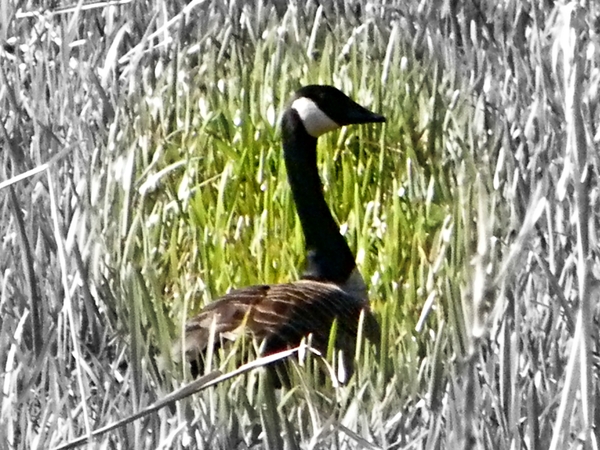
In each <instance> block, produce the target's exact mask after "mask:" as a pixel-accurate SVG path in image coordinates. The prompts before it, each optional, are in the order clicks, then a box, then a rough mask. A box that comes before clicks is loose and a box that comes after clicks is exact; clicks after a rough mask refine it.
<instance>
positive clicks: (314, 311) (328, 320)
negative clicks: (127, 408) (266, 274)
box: [185, 85, 385, 375]
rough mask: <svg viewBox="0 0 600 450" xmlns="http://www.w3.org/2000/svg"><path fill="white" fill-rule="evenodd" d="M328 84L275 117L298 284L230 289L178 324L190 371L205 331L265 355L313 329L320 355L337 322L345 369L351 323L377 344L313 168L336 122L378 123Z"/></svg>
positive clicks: (310, 89) (302, 93) (195, 368)
mask: <svg viewBox="0 0 600 450" xmlns="http://www.w3.org/2000/svg"><path fill="white" fill-rule="evenodd" d="M384 121H385V118H384V117H383V116H381V115H378V114H375V113H373V112H371V111H369V110H367V109H365V108H364V107H362V106H360V105H359V104H357V103H355V102H354V101H353V100H351V99H350V98H349V97H347V96H346V95H345V94H343V93H342V92H341V91H339V90H338V89H336V88H334V87H332V86H320V85H310V86H305V87H303V88H301V89H300V90H298V91H297V92H296V93H295V94H294V96H293V97H292V100H291V102H290V104H289V107H288V108H287V109H286V111H285V112H284V114H283V117H282V121H281V129H282V141H283V149H284V158H285V164H286V169H287V174H288V180H289V184H290V187H291V190H292V194H293V198H294V203H295V205H296V209H297V212H298V216H299V218H300V222H301V224H302V230H303V232H304V237H305V241H306V250H307V269H306V271H305V273H304V274H303V277H302V279H301V280H299V281H295V282H290V283H283V284H275V285H256V286H250V287H245V288H242V289H236V290H233V291H231V292H229V293H228V294H226V295H224V296H223V297H221V298H220V299H218V300H216V301H214V302H212V303H210V304H209V305H207V306H206V307H205V308H204V309H203V310H202V311H201V312H200V313H199V314H198V315H197V316H195V317H194V318H192V319H191V320H190V321H189V322H188V323H187V324H186V329H185V353H186V356H187V359H188V360H189V361H190V364H191V368H192V374H193V375H197V374H198V372H199V370H200V367H201V360H202V355H203V354H204V353H205V352H206V350H207V345H208V342H209V341H210V339H209V337H210V333H211V332H212V330H213V329H214V330H215V333H216V335H217V338H216V339H215V340H214V342H215V343H216V345H222V344H223V343H224V342H227V341H229V340H234V339H237V338H238V337H239V336H240V335H242V334H243V335H247V334H250V335H252V336H253V337H254V338H256V339H258V340H260V341H261V342H262V347H261V349H262V352H263V353H264V354H269V353H274V352H277V351H280V350H284V349H286V348H291V347H294V346H297V345H298V344H299V343H300V341H301V340H302V338H304V337H305V336H308V335H309V334H312V345H313V346H314V347H315V348H317V349H318V350H320V351H321V352H322V353H325V352H326V350H327V345H328V342H329V336H330V331H331V326H332V324H333V322H334V321H335V320H337V335H336V339H335V346H336V348H338V350H341V351H342V352H343V354H344V355H347V356H346V358H344V360H345V361H347V363H346V364H347V367H346V368H345V370H346V372H350V373H351V371H352V367H351V360H352V358H353V355H354V349H355V345H356V337H357V333H358V324H359V320H360V315H361V313H364V328H363V331H364V334H365V336H366V337H367V338H368V339H369V340H371V341H372V342H374V343H376V344H378V343H379V339H380V330H379V325H378V323H377V320H376V319H375V317H374V316H373V314H372V312H371V310H370V308H369V302H368V297H367V289H366V286H365V283H364V281H363V278H362V276H361V275H360V273H359V272H358V270H357V268H356V262H355V260H354V256H353V254H352V252H351V250H350V248H349V247H348V244H347V243H346V241H345V240H344V238H343V236H342V235H341V234H340V231H339V227H338V225H337V223H336V222H335V220H334V218H333V216H332V214H331V211H330V210H329V207H328V206H327V203H326V202H325V198H324V197H323V192H322V185H321V180H320V177H319V174H318V169H317V138H318V137H319V136H321V135H322V134H324V133H326V132H328V131H332V130H335V129H337V128H339V127H341V126H343V125H349V124H362V123H373V122H384Z"/></svg>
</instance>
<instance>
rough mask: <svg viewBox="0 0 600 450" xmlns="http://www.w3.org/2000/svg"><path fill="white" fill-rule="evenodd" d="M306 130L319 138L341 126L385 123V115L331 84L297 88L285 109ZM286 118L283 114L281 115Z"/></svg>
mask: <svg viewBox="0 0 600 450" xmlns="http://www.w3.org/2000/svg"><path fill="white" fill-rule="evenodd" d="M288 111H290V112H291V113H292V114H294V115H297V119H299V121H300V122H301V123H302V125H303V126H304V129H305V130H306V132H307V133H308V134H309V135H310V136H312V137H314V138H318V137H319V136H321V135H322V134H324V133H327V132H329V131H333V130H336V129H338V128H340V127H342V126H344V125H351V124H362V123H375V122H385V117H383V116H382V115H380V114H376V113H374V112H372V111H369V110H368V109H367V108H365V107H363V106H361V105H359V104H358V103H356V102H355V101H354V100H352V99H351V98H350V97H348V96H347V95H346V94H344V93H343V92H342V91H340V90H339V89H337V88H334V87H333V86H325V85H316V84H312V85H309V86H304V87H303V88H300V89H299V90H298V91H296V93H295V94H294V96H293V97H292V100H291V103H290V107H289V109H288ZM284 121H285V117H284Z"/></svg>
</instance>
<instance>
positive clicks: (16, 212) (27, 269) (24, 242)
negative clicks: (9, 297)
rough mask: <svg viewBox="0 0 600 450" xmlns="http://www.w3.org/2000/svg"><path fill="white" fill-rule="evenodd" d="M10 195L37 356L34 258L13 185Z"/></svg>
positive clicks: (39, 326)
mask: <svg viewBox="0 0 600 450" xmlns="http://www.w3.org/2000/svg"><path fill="white" fill-rule="evenodd" d="M8 192H9V196H10V206H11V208H12V210H13V216H14V218H15V223H16V227H17V234H18V236H19V242H20V244H21V256H22V264H23V274H24V276H25V285H26V289H27V297H28V298H29V310H30V317H31V332H32V335H33V354H34V355H35V357H36V358H38V357H39V356H40V354H41V351H42V345H43V344H42V330H43V328H42V322H41V319H40V294H39V292H38V289H37V279H36V276H35V270H34V259H33V255H32V252H31V246H30V244H29V238H28V237H27V231H26V229H25V222H24V220H23V214H22V212H21V208H20V207H19V200H18V199H17V195H16V194H15V189H14V187H13V186H9V188H8Z"/></svg>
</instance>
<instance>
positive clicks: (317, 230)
mask: <svg viewBox="0 0 600 450" xmlns="http://www.w3.org/2000/svg"><path fill="white" fill-rule="evenodd" d="M282 138H283V150H284V157H285V165H286V169H287V174H288V180H289V183H290V187H291V189H292V194H293V197H294V202H295V204H296V209H297V211H298V217H299V218H300V222H301V224H302V230H303V231H304V238H305V241H306V249H307V254H308V267H307V270H306V272H305V274H304V277H305V278H311V279H317V280H323V281H331V282H334V283H337V284H342V283H344V282H346V281H347V280H348V277H349V276H350V274H351V273H352V271H353V270H354V268H355V266H356V263H355V261H354V256H353V255H352V252H351V251H350V248H349V247H348V244H347V243H346V241H345V240H344V238H343V237H342V235H341V234H340V230H339V227H338V225H337V223H336V222H335V220H334V218H333V216H332V215H331V211H330V210H329V207H328V206H327V203H326V202H325V198H324V197H323V187H322V184H321V179H320V178H319V172H318V168H317V138H315V137H313V136H311V135H309V134H308V133H307V132H306V129H305V128H304V125H303V124H302V121H301V120H300V117H299V116H298V114H297V112H296V111H294V110H293V109H290V110H288V111H286V113H285V114H284V117H283V120H282Z"/></svg>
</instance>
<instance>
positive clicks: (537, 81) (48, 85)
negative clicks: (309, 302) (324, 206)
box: [0, 0, 600, 449]
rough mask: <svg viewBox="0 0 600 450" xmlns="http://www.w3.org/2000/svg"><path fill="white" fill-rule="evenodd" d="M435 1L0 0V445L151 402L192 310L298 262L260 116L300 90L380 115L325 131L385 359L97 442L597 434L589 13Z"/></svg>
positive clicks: (165, 411) (583, 438)
mask: <svg viewBox="0 0 600 450" xmlns="http://www.w3.org/2000/svg"><path fill="white" fill-rule="evenodd" d="M438 3H439V2H430V1H423V2H403V1H389V2H374V3H367V2H363V1H358V2H352V3H350V2H347V3H343V2H331V4H330V6H327V5H325V3H324V7H323V8H321V7H318V4H316V3H311V2H309V3H308V4H307V5H304V6H301V5H293V6H292V7H290V8H289V9H287V8H286V7H283V6H282V5H281V4H280V3H279V2H268V1H266V2H255V3H247V2H236V1H234V0H232V1H230V2H216V1H210V0H206V1H198V2H196V3H193V4H190V5H188V6H187V7H186V6H185V4H183V3H180V2H159V3H157V4H145V3H142V2H131V3H125V2H124V3H122V4H120V5H117V6H115V5H112V6H110V5H108V4H95V5H93V7H92V8H91V9H87V8H79V7H74V8H71V9H62V7H63V6H67V5H62V4H61V5H60V7H61V9H54V10H50V9H47V8H50V5H49V4H44V3H42V4H40V5H37V4H36V5H35V8H38V7H39V8H42V9H41V10H39V11H42V12H51V11H53V12H55V14H54V15H50V14H46V15H43V14H42V15H39V14H25V13H27V12H33V11H34V6H33V5H32V4H28V3H17V2H14V1H9V0H5V1H0V44H1V45H2V50H0V148H2V149H3V150H4V151H3V152H0V158H1V162H0V214H1V218H2V220H0V229H1V231H2V236H3V239H2V241H1V246H2V247H1V249H0V269H1V270H0V368H1V369H0V374H1V376H0V385H1V387H2V391H1V394H0V430H2V432H1V433H0V436H2V438H3V439H2V441H3V442H6V446H7V447H8V448H53V447H56V446H59V445H63V444H66V443H68V442H69V441H72V440H74V439H76V438H78V437H80V436H83V435H85V434H88V433H91V432H92V431H93V430H97V429H99V428H101V427H103V426H106V425H110V424H111V423H114V422H117V421H119V420H123V419H126V418H127V417H129V416H131V415H133V414H134V413H136V412H139V411H144V410H145V408H148V407H149V406H150V405H152V404H156V402H161V401H162V400H164V399H165V398H167V399H168V398H169V397H167V396H168V395H169V393H170V392H172V391H174V390H175V389H177V388H179V387H180V386H182V385H184V384H185V383H188V382H189V381H190V380H188V379H186V375H185V373H184V370H183V368H182V366H181V364H178V363H177V362H176V361H173V360H172V359H171V348H172V344H173V342H174V341H176V340H177V339H178V337H179V336H180V335H181V332H182V327H183V324H184V323H185V320H186V318H188V317H190V316H191V315H192V314H194V313H195V312H197V311H199V310H200V308H202V306H203V305H205V304H206V303H208V302H210V301H211V300H213V299H215V298H218V297H219V296H220V295H222V294H223V293H225V292H227V290H228V289H231V288H233V287H241V286H245V285H250V284H255V283H263V282H269V283H276V282H283V281H288V280H295V279H297V278H298V277H299V275H300V273H301V272H302V267H303V257H304V243H303V237H302V233H301V229H300V225H299V222H298V220H297V217H296V213H295V210H294V206H293V204H292V201H291V196H290V192H289V188H288V185H287V180H286V176H285V168H284V166H283V161H282V158H281V144H280V137H279V130H278V122H279V115H280V114H281V112H282V110H283V109H284V107H285V102H286V101H287V100H288V98H289V96H290V95H291V93H292V92H293V91H294V90H295V89H296V88H298V87H300V86H302V85H304V84H308V83H327V84H333V85H335V86H337V87H339V88H341V89H342V90H343V91H345V92H347V93H348V94H350V95H351V96H352V97H353V98H355V99H356V100H357V101H359V102H360V103H362V104H364V105H366V106H368V107H369V108H371V109H373V110H374V111H377V112H381V113H382V114H384V115H386V117H387V118H388V121H387V123H386V124H384V125H381V126H380V125H377V126H360V127H349V128H346V129H343V130H341V131H340V132H336V133H332V134H330V135H327V136H326V137H324V138H322V139H320V141H319V167H320V173H321V174H322V178H323V182H324V189H325V195H326V198H327V201H328V203H329V205H330V206H331V208H332V210H333V213H334V216H335V217H336V218H337V220H338V221H339V223H340V224H341V226H342V229H343V232H344V235H345V237H346V239H347V240H348V242H349V244H350V246H351V248H352V249H353V251H354V252H355V254H356V255H357V261H358V265H359V268H360V270H361V272H362V273H363V276H364V277H365V279H366V280H367V283H368V285H369V294H370V297H371V299H372V303H373V308H374V310H375V312H376V314H377V316H378V318H379V320H380V323H381V325H382V330H383V334H382V335H383V341H382V348H381V351H380V352H379V354H375V352H374V351H373V349H372V348H370V346H368V345H365V346H363V347H361V350H360V352H359V354H358V355H357V359H358V365H357V367H358V369H357V371H356V374H355V376H354V377H353V378H352V379H351V380H350V382H349V383H348V384H347V385H346V386H342V387H334V386H333V385H332V383H331V382H330V381H328V382H326V383H325V384H324V385H322V384H320V383H319V370H318V369H317V368H316V367H315V366H319V364H320V363H319V361H318V358H316V357H314V356H311V357H309V360H308V361H306V362H305V363H300V364H299V363H291V364H292V370H291V376H292V380H293V388H290V389H283V390H281V391H277V392H273V391H272V390H271V389H269V380H268V379H267V378H266V374H265V372H264V371H262V370H251V371H249V372H248V373H246V374H244V375H236V376H233V377H232V378H230V379H228V380H226V381H222V382H219V383H218V384H216V385H214V386H211V387H208V388H205V389H203V390H202V391H201V392H199V393H197V394H194V395H191V396H188V397H186V398H185V399H183V400H180V401H178V402H177V403H176V404H174V405H171V406H170V407H168V408H162V409H160V410H158V411H155V412H151V413H147V414H143V416H142V417H141V418H140V419H138V420H136V421H134V422H132V423H130V424H128V425H125V426H123V427H119V428H117V429H114V430H112V431H110V432H108V433H106V434H103V435H101V436H99V437H97V438H95V439H96V443H97V444H96V445H98V446H99V447H102V448H104V447H109V448H113V447H114V448H223V449H233V448H240V449H242V448H286V449H296V448H301V449H309V448H310V449H320V448H323V449H325V448H344V449H345V448H351V449H355V448H356V449H358V448H378V449H379V448H381V449H384V448H385V449H400V448H402V449H408V448H427V449H438V448H439V449H444V448H527V449H534V448H544V449H545V448H553V449H562V448H579V447H584V448H595V444H594V443H595V442H597V440H598V437H597V432H596V429H597V428H598V427H597V426H595V425H596V422H597V419H596V415H597V414H596V411H595V402H596V398H597V395H596V389H597V384H598V377H597V364H595V360H594V359H593V358H594V357H595V356H594V355H595V352H596V351H597V350H596V341H597V339H596V337H597V336H596V332H595V327H594V324H595V323H596V321H597V313H596V310H597V308H596V306H595V299H596V297H597V282H596V278H597V268H596V265H597V264H596V260H597V257H596V253H597V252H596V249H595V247H596V241H597V236H596V234H597V233H596V230H597V229H598V223H597V222H598V219H597V216H596V214H595V210H596V209H597V208H596V204H597V198H596V197H597V195H596V192H597V183H596V178H597V177H596V176H595V175H596V172H597V167H596V166H597V164H596V162H597V161H596V160H597V158H596V157H595V155H596V153H597V152H596V148H595V147H596V140H597V139H596V138H595V136H596V134H597V131H596V129H595V126H596V125H595V124H596V123H597V122H598V118H597V116H598V111H597V110H598V108H597V106H598V92H597V88H596V86H597V84H598V79H597V78H598V77H597V72H598V66H599V61H598V55H597V49H596V47H595V42H596V38H597V36H596V34H597V33H596V31H597V30H596V29H597V20H598V17H600V15H599V14H600V11H598V7H597V6H595V4H594V5H590V6H588V8H587V9H583V8H580V7H578V6H575V5H576V4H575V3H573V2H570V3H568V6H560V5H559V4H558V3H556V4H552V5H551V4H549V3H548V4H544V5H543V7H542V6H540V5H537V4H535V5H524V4H522V3H521V2H518V1H515V0H509V1H507V2H504V3H503V4H501V5H498V4H497V3H496V2H487V1H483V2H478V3H471V2H465V3H464V4H461V5H458V6H456V7H447V6H446V4H443V5H442V7H440V5H439V4H438ZM450 3H453V2H450ZM328 5H329V4H328ZM275 6H277V8H276V7H275ZM53 7H56V5H53ZM184 7H185V9H184ZM154 8H155V9H154ZM453 8H454V9H453ZM569 8H574V12H573V13H572V14H571V10H570V9H569ZM174 18H177V20H173V19H174ZM569 37H571V38H573V40H571V41H570V40H569V39H568V38H569ZM28 171H31V172H28ZM21 174H25V175H24V176H23V177H21V178H18V177H19V176H20V175H21ZM239 345H246V343H239ZM219 361H221V362H222V367H220V368H221V370H222V371H223V372H224V373H228V372H231V371H234V370H235V369H236V368H237V366H238V364H239V361H238V360H237V359H236V358H235V357H233V355H232V354H231V353H229V354H228V353H226V354H223V355H221V359H220V360H219V359H215V360H214V361H213V363H214V364H213V368H214V366H215V365H218V364H220V363H219Z"/></svg>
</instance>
